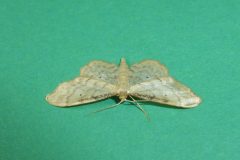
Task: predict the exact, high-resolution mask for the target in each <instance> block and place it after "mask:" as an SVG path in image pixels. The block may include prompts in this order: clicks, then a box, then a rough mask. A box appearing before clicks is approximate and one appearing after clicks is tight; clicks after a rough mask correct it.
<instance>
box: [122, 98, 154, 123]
mask: <svg viewBox="0 0 240 160" xmlns="http://www.w3.org/2000/svg"><path fill="white" fill-rule="evenodd" d="M129 97H130V98H131V99H132V101H131V100H125V101H128V102H131V103H134V104H135V105H136V107H137V108H138V109H140V110H141V111H142V112H143V114H144V116H145V117H146V119H147V120H148V121H150V120H151V119H150V117H149V115H148V113H147V112H146V111H145V110H144V109H143V108H142V107H141V105H140V104H139V103H138V102H137V101H136V100H135V99H134V98H133V97H132V96H130V95H129Z"/></svg>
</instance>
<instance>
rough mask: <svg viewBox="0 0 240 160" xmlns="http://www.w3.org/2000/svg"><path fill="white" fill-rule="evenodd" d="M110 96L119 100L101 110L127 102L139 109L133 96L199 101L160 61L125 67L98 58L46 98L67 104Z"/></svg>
mask: <svg viewBox="0 0 240 160" xmlns="http://www.w3.org/2000/svg"><path fill="white" fill-rule="evenodd" d="M112 96H117V97H118V98H119V103H117V104H115V105H113V106H110V107H107V108H104V109H108V108H112V107H115V106H117V105H119V104H121V103H123V102H125V101H128V102H132V103H134V104H136V106H137V107H138V108H139V109H141V110H142V111H143V109H142V107H141V106H140V105H139V104H138V100H135V98H138V99H142V100H144V101H150V102H156V103H160V104H166V105H171V106H176V107H182V108H191V107H195V106H197V105H198V104H199V103H200V102H201V99H200V98H199V97H198V96H196V95H195V94H194V93H193V92H192V91H191V90H190V89H189V88H188V87H186V86H185V85H183V84H181V83H180V82H178V81H176V80H174V79H173V78H172V77H171V76H170V75H169V74H168V70H167V68H166V67H165V66H164V65H162V64H160V62H158V61H155V60H144V61H142V62H140V63H136V64H134V65H132V66H131V67H130V68H129V67H128V65H127V63H126V60H125V59H124V58H121V62H120V65H119V66H117V65H115V64H112V63H108V62H104V61H98V60H96V61H92V62H90V63H89V64H88V65H86V66H84V67H83V68H82V69H81V70H80V76H78V77H76V78H75V79H73V80H70V81H67V82H64V83H61V84H60V85H59V86H58V87H57V88H56V89H55V90H54V91H53V92H52V93H50V94H48V95H47V96H46V100H47V101H48V102H49V103H50V104H52V105H55V106H59V107H68V106H75V105H81V104H85V103H90V102H95V101H99V100H102V99H106V98H109V97H112ZM129 99H131V100H129Z"/></svg>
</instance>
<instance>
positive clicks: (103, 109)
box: [90, 100, 124, 114]
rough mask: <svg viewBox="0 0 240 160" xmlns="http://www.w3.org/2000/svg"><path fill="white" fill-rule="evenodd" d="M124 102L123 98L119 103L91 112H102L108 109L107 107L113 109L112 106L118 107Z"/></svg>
mask: <svg viewBox="0 0 240 160" xmlns="http://www.w3.org/2000/svg"><path fill="white" fill-rule="evenodd" d="M123 102H124V100H121V101H120V102H118V103H117V104H114V105H112V106H109V107H105V108H102V109H99V110H96V111H93V112H91V113H90V114H93V113H97V112H102V111H105V110H107V109H111V108H114V107H117V106H118V105H120V104H121V103H123Z"/></svg>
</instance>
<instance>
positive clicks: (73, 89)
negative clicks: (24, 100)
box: [46, 77, 116, 107]
mask: <svg viewBox="0 0 240 160" xmlns="http://www.w3.org/2000/svg"><path fill="white" fill-rule="evenodd" d="M114 95H116V89H115V86H114V85H112V84H109V83H106V82H104V81H100V80H95V79H91V78H86V77H78V78H75V79H74V80H71V81H68V82H64V83H61V84H60V85H59V86H58V87H57V88H56V89H55V90H54V91H53V92H52V93H50V94H49V95H47V97H46V100H47V101H48V102H49V103H50V104H52V105H55V106H59V107H66V106H74V105H80V104H84V103H89V102H94V101H98V100H101V99H105V98H108V97H111V96H114Z"/></svg>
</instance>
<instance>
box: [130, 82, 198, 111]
mask: <svg viewBox="0 0 240 160" xmlns="http://www.w3.org/2000/svg"><path fill="white" fill-rule="evenodd" d="M129 94H130V95H132V96H134V97H138V98H141V99H144V100H147V101H152V102H157V103H162V104H167V105H172V106H177V107H183V108H191V107H195V106H197V105H198V104H199V103H200V102H201V99H200V98H199V97H198V96H196V95H195V94H194V93H193V92H192V91H191V90H190V89H189V88H188V87H186V86H184V85H183V84H181V83H179V82H177V81H176V80H174V79H173V78H171V77H162V78H159V79H154V80H150V81H146V82H142V83H139V84H136V85H134V86H132V87H130V90H129Z"/></svg>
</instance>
